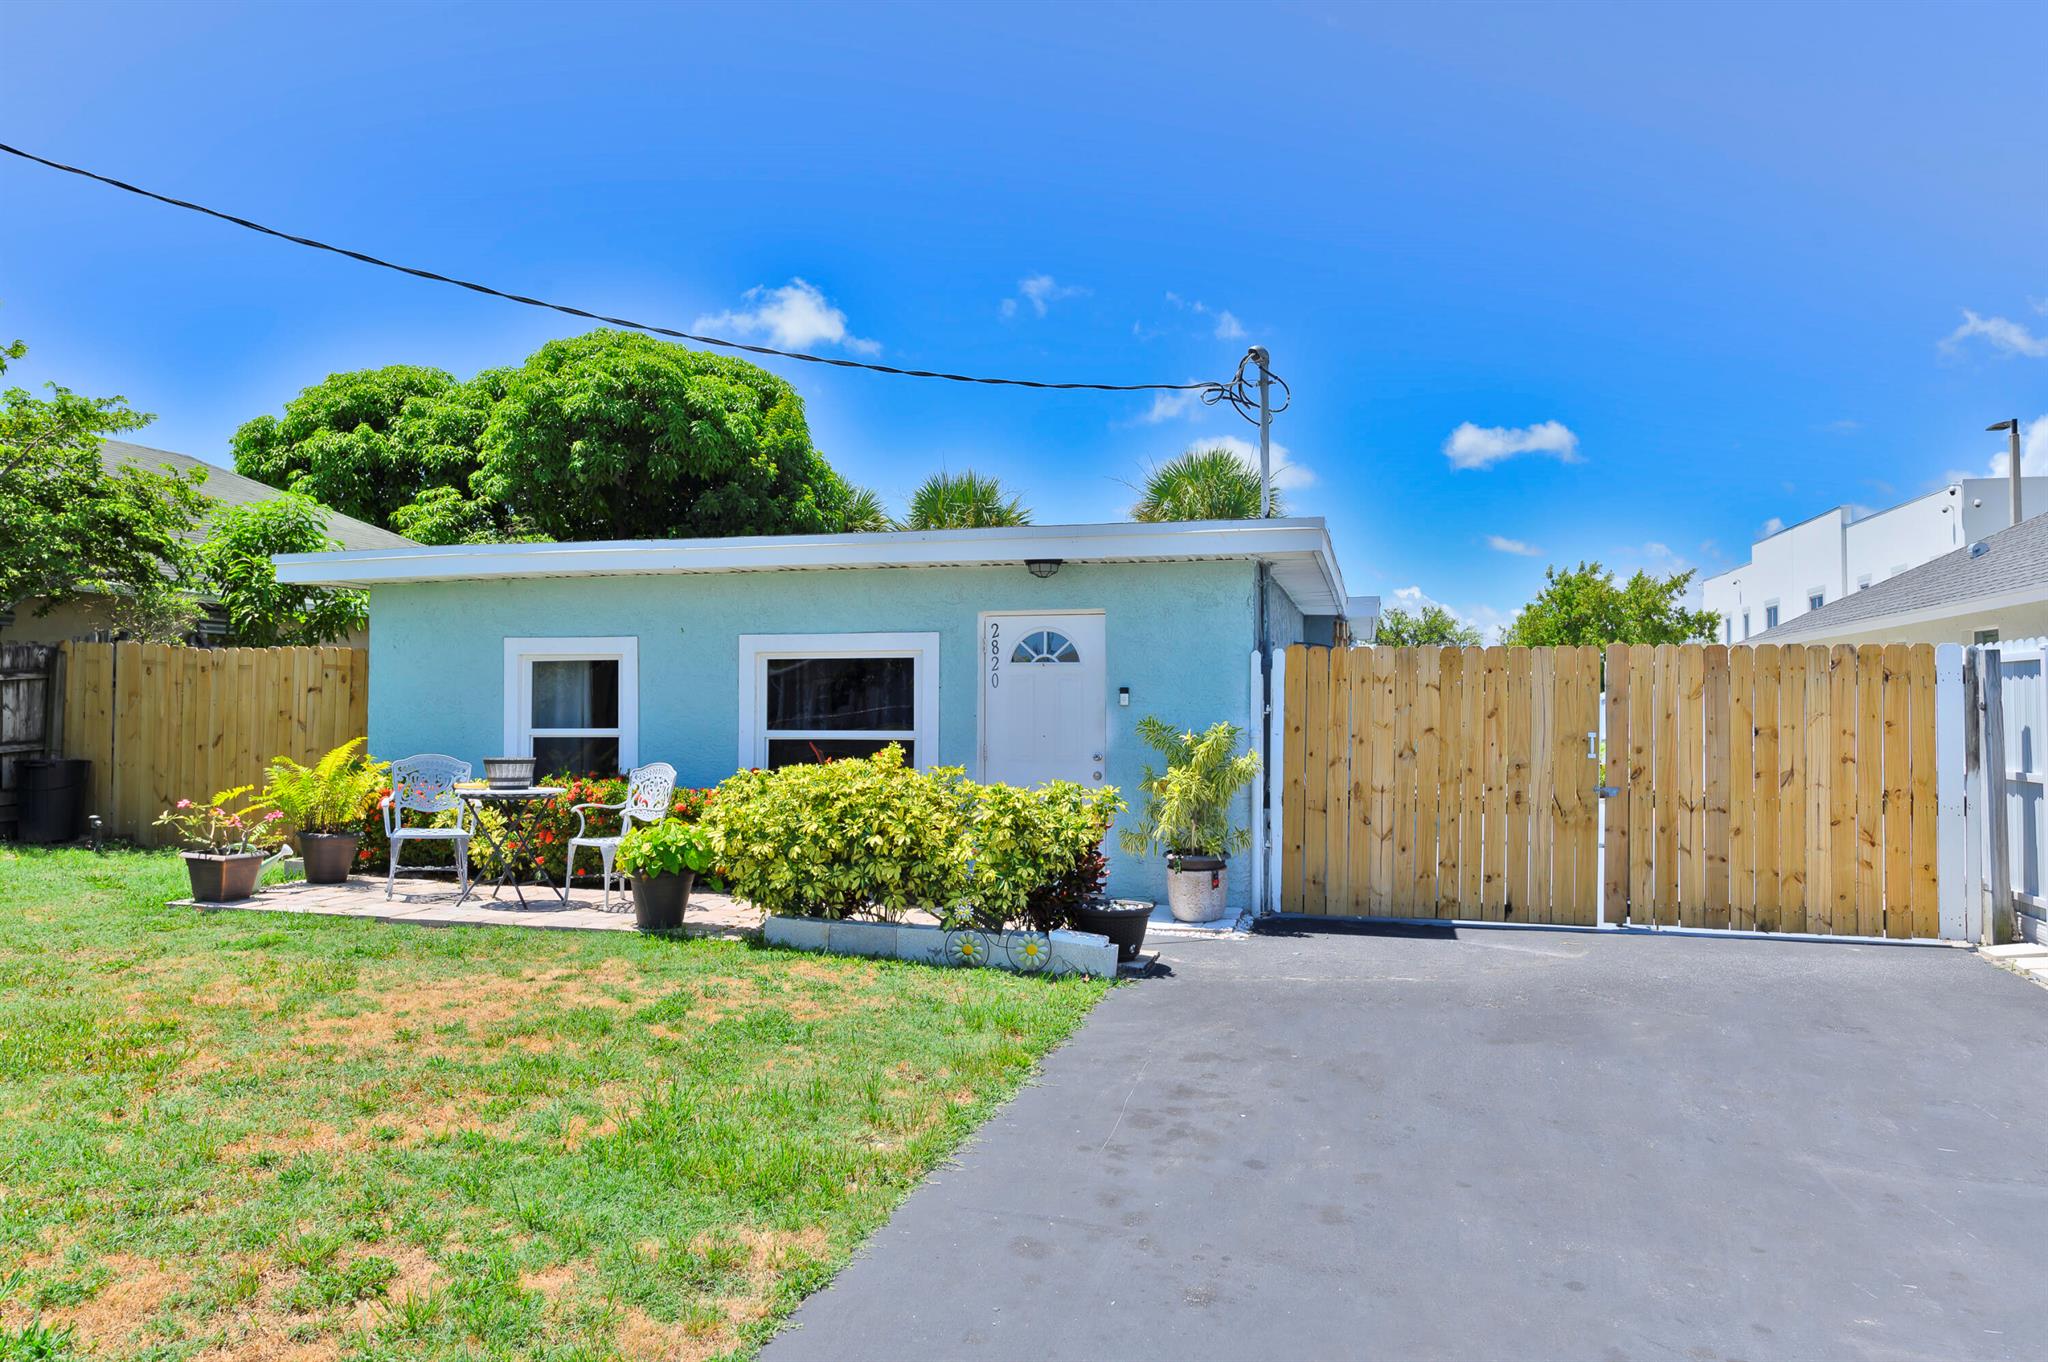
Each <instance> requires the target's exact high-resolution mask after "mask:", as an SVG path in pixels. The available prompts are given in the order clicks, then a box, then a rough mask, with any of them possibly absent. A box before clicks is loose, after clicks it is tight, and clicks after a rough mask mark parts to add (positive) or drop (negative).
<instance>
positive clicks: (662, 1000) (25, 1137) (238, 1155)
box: [0, 848, 1106, 1362]
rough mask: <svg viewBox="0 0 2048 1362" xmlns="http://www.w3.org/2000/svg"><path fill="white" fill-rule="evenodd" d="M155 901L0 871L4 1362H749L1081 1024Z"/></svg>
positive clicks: (1050, 1015) (799, 971) (982, 991)
mask: <svg viewBox="0 0 2048 1362" xmlns="http://www.w3.org/2000/svg"><path fill="white" fill-rule="evenodd" d="M183 878H184V875H183V868H182V866H181V865H180V863H179V862H178V860H177V858H176V857H175V856H170V855H164V854H146V853H135V852H125V853H110V854H108V855H105V856H93V855H91V854H90V853H86V852H76V851H59V852H40V851H36V850H33V849H26V848H24V849H21V850H20V851H18V852H16V851H13V850H9V849H4V848H0V1362H18V1360H19V1359H26V1358H43V1357H58V1358H63V1357H70V1356H72V1355H74V1354H76V1355H79V1356H94V1357H132V1358H151V1359H173V1358H195V1359H205V1360H206V1362H214V1360H215V1359H221V1360H223V1362H224V1360H225V1359H248V1362H256V1359H264V1362H276V1360H277V1359H292V1358H303V1359H309V1360H310V1359H321V1358H358V1357H360V1358H546V1359H558V1360H559V1362H569V1360H570V1359H577V1360H579V1362H584V1360H594V1359H601V1358H650V1359H652V1358H663V1359H670V1358H703V1357H720V1356H744V1355H746V1354H748V1353H750V1352H752V1351H753V1350H754V1349H755V1348H757V1347H758V1346H759V1345H760V1344H761V1342H762V1341H763V1340H765V1339H766V1337H767V1336H768V1334H769V1333H770V1332H772V1331H773V1329H774V1327H775V1324H776V1322H777V1321H778V1320H779V1319H780V1318H781V1317H782V1316H783V1315H784V1314H785V1313H786V1312H787V1311H788V1310H789V1309H790V1308H791V1307H792V1306H794V1305H795V1303H796V1302H797V1300H799V1299H800V1298H801V1297H802V1296H803V1295H804V1294H805V1293H806V1292H809V1291H812V1290H815V1289H816V1288H817V1287H819V1286H820V1285H822V1284H823V1283H824V1282H825V1281H826V1280H828V1279H829V1278H830V1277H831V1275H832V1273H833V1272H834V1271H835V1270H836V1269H837V1268H838V1267H839V1265H840V1264H841V1263H842V1262H844V1261H845V1259H846V1257H847V1256H848V1254H849V1253H850V1252H851V1251H852V1250H853V1248H854V1246H855V1245H856V1244H857V1243H858V1242H859V1241H860V1239H861V1238H862V1237H863V1236H864V1235H866V1234H868V1233H869V1232H870V1231H872V1230H873V1229H875V1228H876V1227H877V1226H878V1225H880V1224H881V1223H882V1221H883V1220H884V1219H885V1218H887V1216H888V1214H889V1212H890V1210H891V1209H892V1208H893V1207H894V1205H895V1204H896V1202H897V1201H898V1200H899V1199H900V1198H901V1197H902V1196H903V1194H904V1193H905V1192H906V1191H907V1190H908V1189H909V1187H910V1186H911V1184H912V1183H913V1182H915V1181H916V1179H917V1178H918V1177H919V1176H921V1175H922V1174H923V1173H924V1172H926V1171H927V1170H928V1169H930V1168H931V1167H932V1165H933V1164H934V1163H935V1162H937V1161H938V1160H939V1159H941V1158H943V1157H944V1156H945V1155H946V1153H947V1152H948V1151H949V1150H951V1149H952V1148H953V1147H954V1146H955V1144H956V1143H957V1142H958V1141H959V1140H960V1139H961V1137H962V1136H963V1135H965V1134H966V1133H967V1132H968V1131H969V1130H971V1129H972V1128H973V1127H974V1126H975V1124H976V1123H977V1122H979V1121H981V1120H982V1119H983V1118H985V1117H986V1116H987V1115H988V1114H989V1112H990V1110H991V1108H992V1107H993V1106H994V1105H995V1104H996V1103H998V1102H1000V1101H1002V1100H1003V1099H1004V1098H1005V1097H1006V1096H1008V1095H1009V1094H1010V1093H1011V1092H1013V1091H1014V1090H1015V1089H1016V1087H1017V1086H1018V1084H1019V1083H1021V1082H1022V1081H1023V1080H1024V1078H1025V1077H1026V1075H1027V1074H1028V1073H1029V1072H1030V1070H1031V1068H1032V1065H1033V1064H1034V1063H1035V1062H1036V1061H1037V1060H1038V1058H1039V1057H1040V1056H1042V1055H1043V1054H1044V1053H1045V1052H1046V1051H1047V1050H1049V1049H1050V1048H1051V1047H1052V1046H1054V1045H1056V1044H1058V1043H1059V1041H1060V1040H1061V1039H1063V1038H1064V1037H1065V1036H1067V1035H1068V1033H1069V1032H1071V1031H1072V1030H1073V1028H1074V1027H1075V1026H1076V1025H1078V1024H1079V1022H1080V1021H1081V1019H1082V1018H1083V1017H1084V1016H1085V1015H1086V1013H1087V1011H1088V1009H1089V1008H1090V1007H1091V1006H1092V1005H1093V1004H1094V1002H1095V1001H1096V1000H1097V999H1098V998H1100V997H1101V996H1102V992H1103V989H1104V988H1105V987H1106V985H1103V984H1100V983H1094V982H1083V981H1074V980H1068V981H1053V980H1047V979H1040V978H1018V977H1015V976H1011V975H1006V974H1000V973H995V972H990V971H974V972H951V971H942V970H937V969H932V968H928V967H924V966H917V965H907V964H895V963H881V962H865V961H852V960H840V959H832V958H826V957H817V956H804V955H795V954H790V953H785V952H779V951H771V950H765V949H762V948H760V947H757V946H751V945H747V944H742V943H738V942H732V941H712V940H663V939H650V938H642V937H637V936H634V935H631V934H628V933H616V934H613V933H603V934H598V933H573V932H545V931H522V930H518V929H511V928H489V929H484V928H457V929H441V930H435V929H427V928H419V927H404V926H391V925H385V924H379V923H370V922H354V921H348V920H341V919H323V918H313V917H283V916H268V915H262V914H254V913H220V914H213V915H201V914H196V913H193V912H192V911H190V910H179V909H170V908H166V907H164V906H163V904H164V901H165V900H166V899H168V898H171V897H172V896H173V895H174V894H182V893H183V892H184V889H183ZM933 1272H934V1275H935V1279H936V1278H937V1277H939V1276H941V1275H943V1272H944V1264H942V1263H937V1262H935V1263H934V1264H933ZM935 1285H936V1280H935ZM67 1334H68V1337H69V1342H68V1343H63V1342H60V1343H58V1344H56V1345H55V1346H54V1347H53V1348H51V1349H49V1350H47V1351H45V1350H44V1349H43V1347H42V1346H41V1345H39V1342H38V1340H40V1339H44V1338H48V1337H53V1336H54V1337H57V1338H60V1339H61V1338H64V1337H66V1336H67ZM849 1351H850V1353H857V1352H858V1351H859V1348H858V1343H857V1341H855V1340H849Z"/></svg>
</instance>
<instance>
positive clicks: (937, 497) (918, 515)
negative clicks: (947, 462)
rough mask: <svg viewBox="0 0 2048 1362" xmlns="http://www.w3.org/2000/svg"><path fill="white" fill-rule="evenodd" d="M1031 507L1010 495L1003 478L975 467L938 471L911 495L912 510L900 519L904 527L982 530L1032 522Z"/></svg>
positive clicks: (900, 527) (900, 523)
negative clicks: (984, 472) (946, 471)
mask: <svg viewBox="0 0 2048 1362" xmlns="http://www.w3.org/2000/svg"><path fill="white" fill-rule="evenodd" d="M1030 523H1031V510H1030V508H1029V507H1027V506H1025V505H1024V503H1023V501H1022V500H1021V499H1020V498H1017V497H1014V496H1006V495H1004V492H1003V485H1002V482H1001V481H1000V480H999V479H996V478H993V477H983V476H982V475H981V474H979V473H976V472H975V471H974V470H973V469H971V468H970V469H967V470H966V471H964V472H960V473H934V474H932V475H931V476H930V477H928V478H926V479H925V480H924V482H923V483H922V484H921V485H920V486H919V487H918V489H917V491H916V492H914V493H913V494H912V495H911V498H910V510H909V512H908V513H907V514H906V515H905V516H904V517H903V519H902V520H900V521H898V522H897V528H898V529H902V530H978V529H987V528H989V527H991V526H997V525H1029V524H1030Z"/></svg>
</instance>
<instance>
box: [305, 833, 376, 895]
mask: <svg viewBox="0 0 2048 1362" xmlns="http://www.w3.org/2000/svg"><path fill="white" fill-rule="evenodd" d="M361 840H362V839H361V838H359V837H357V836H356V834H354V833H352V832H302V833H300V834H299V855H300V856H301V857H303V858H304V859H305V862H306V883H308V884H340V883H341V882H342V881H343V880H345V879H347V878H348V872H349V871H351V870H353V869H355V864H356V844H357V843H358V842H360V841H361Z"/></svg>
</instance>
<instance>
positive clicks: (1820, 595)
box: [1806, 587, 1828, 610]
mask: <svg viewBox="0 0 2048 1362" xmlns="http://www.w3.org/2000/svg"><path fill="white" fill-rule="evenodd" d="M1827 603H1828V597H1827V593H1826V592H1825V591H1822V590H1821V589H1820V588H1819V587H1815V588H1814V589H1813V590H1811V591H1809V592H1807V593H1806V608H1807V609H1808V610H1818V609H1820V608H1821V607H1822V606H1824V605H1826V604H1827Z"/></svg>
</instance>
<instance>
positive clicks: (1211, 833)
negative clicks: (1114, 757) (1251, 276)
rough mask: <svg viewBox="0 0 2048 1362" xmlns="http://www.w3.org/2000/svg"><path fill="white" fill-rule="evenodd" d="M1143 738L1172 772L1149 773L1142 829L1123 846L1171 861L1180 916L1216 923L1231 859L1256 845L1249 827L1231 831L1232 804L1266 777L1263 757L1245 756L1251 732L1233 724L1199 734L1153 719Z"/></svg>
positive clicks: (1171, 897)
mask: <svg viewBox="0 0 2048 1362" xmlns="http://www.w3.org/2000/svg"><path fill="white" fill-rule="evenodd" d="M1138 736H1139V737H1140V738H1142V739H1144V741H1145V743H1146V744H1147V745H1148V746H1150V747H1151V748H1152V749H1153V750H1154V751H1156V752H1158V753H1159V754H1160V755H1161V756H1162V757H1164V758H1165V759H1166V769H1165V770H1163V771H1155V770H1153V769H1152V768H1151V767H1150V766H1147V767H1146V768H1145V774H1144V777H1143V779H1141V780H1140V781H1139V782H1138V788H1139V790H1141V791H1142V792H1143V793H1144V796H1145V805H1144V809H1143V810H1142V812H1141V813H1140V815H1139V825H1138V826H1137V827H1135V828H1127V829H1125V830H1124V832H1123V833H1122V835H1121V837H1120V839H1119V840H1121V841H1122V843H1123V848H1124V850H1125V851H1127V852H1129V853H1130V854H1131V855H1133V856H1144V855H1150V854H1155V853H1158V852H1164V853H1165V854H1166V902H1167V906H1168V907H1169V908H1171V909H1172V910H1173V915H1174V917H1176V918H1178V919H1179V920H1180V921H1182V922H1214V921H1215V920H1216V919H1217V918H1220V917H1222V916H1223V912H1224V904H1225V902H1226V899H1227V887H1226V884H1225V881H1224V874H1225V871H1226V869H1227V868H1228V862H1229V856H1230V853H1231V852H1233V851H1242V850H1244V849H1245V848H1246V847H1248V846H1250V845H1251V838H1252V835H1251V830H1250V829H1249V828H1243V827H1232V826H1231V823H1230V804H1231V801H1232V800H1233V799H1235V798H1236V797H1237V792H1238V791H1239V790H1242V789H1243V788H1244V787H1245V786H1247V785H1249V784H1251V782H1252V779H1253V778H1254V777H1255V776H1257V775H1258V773H1259V756H1258V753H1256V752H1239V751H1238V750H1237V748H1238V743H1239V741H1240V740H1241V739H1242V738H1243V736H1244V733H1243V730H1241V729H1240V728H1238V726H1237V725H1236V724H1232V723H1219V724H1215V725H1213V726H1212V727H1210V728H1209V729H1207V730H1205V731H1204V732H1201V733H1196V732H1194V731H1192V730H1186V731H1183V730H1179V729H1176V728H1174V727H1173V726H1172V725H1170V724H1167V723H1163V722H1161V721H1160V720H1159V719H1157V718H1154V717H1152V716H1150V715H1147V716H1146V717H1145V718H1143V719H1140V720H1139V721H1138Z"/></svg>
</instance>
